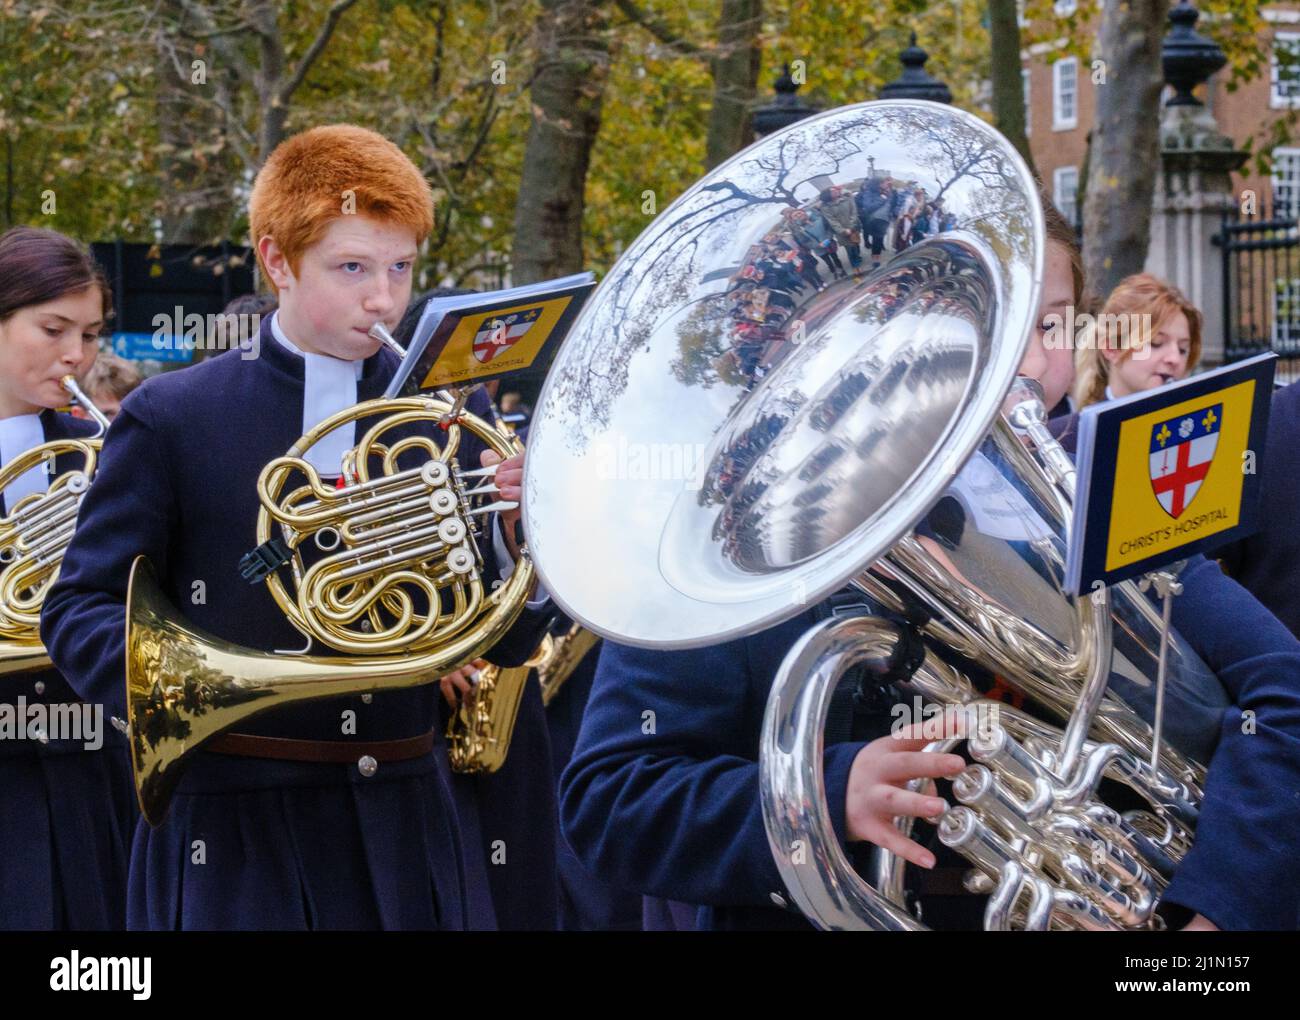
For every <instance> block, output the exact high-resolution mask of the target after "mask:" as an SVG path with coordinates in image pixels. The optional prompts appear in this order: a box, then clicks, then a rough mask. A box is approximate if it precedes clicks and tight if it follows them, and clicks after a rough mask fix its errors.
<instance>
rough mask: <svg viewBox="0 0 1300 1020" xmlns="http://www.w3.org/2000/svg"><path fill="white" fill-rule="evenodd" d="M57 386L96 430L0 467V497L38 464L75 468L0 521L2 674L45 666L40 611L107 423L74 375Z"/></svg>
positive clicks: (25, 499)
mask: <svg viewBox="0 0 1300 1020" xmlns="http://www.w3.org/2000/svg"><path fill="white" fill-rule="evenodd" d="M60 382H61V383H62V384H63V388H64V389H65V390H66V391H67V392H68V395H69V396H70V397H71V398H72V399H73V400H74V401H76V403H78V404H80V405H81V407H82V408H84V409H85V411H86V413H87V414H88V415H90V416H91V418H92V419H94V421H95V423H96V424H97V425H98V426H99V428H98V431H97V432H96V433H95V434H94V435H93V436H84V437H77V438H67V439H53V440H50V441H49V442H46V443H41V444H40V445H39V446H34V447H32V448H31V449H30V450H27V451H25V452H24V453H21V454H19V455H18V456H17V457H15V458H14V459H13V460H11V461H10V462H9V463H8V464H6V465H5V466H4V469H3V470H0V493H3V492H4V491H5V490H6V489H8V487H9V486H10V485H12V484H13V483H14V482H15V481H16V480H17V479H19V478H21V477H22V476H23V475H24V474H26V473H27V472H28V471H30V470H31V469H32V468H35V467H46V466H47V465H49V468H48V470H50V471H51V472H52V471H53V465H54V462H55V459H56V458H58V457H65V456H71V457H74V458H76V466H74V467H72V468H70V469H69V470H67V471H63V472H61V473H60V474H58V475H56V476H55V477H53V478H51V479H50V483H49V487H48V488H47V489H46V491H45V492H34V493H29V494H28V495H26V496H24V497H23V498H22V499H20V500H18V501H17V502H16V503H15V504H14V505H13V506H12V507H10V508H9V509H8V512H7V513H6V514H5V515H4V517H3V518H0V674H6V673H20V672H25V671H28V670H33V669H42V668H44V667H46V666H49V665H50V657H49V656H48V655H47V654H46V652H45V646H44V645H43V644H42V643H41V606H43V605H44V604H45V596H46V594H47V593H48V592H49V590H50V588H51V586H53V584H54V582H55V581H56V580H58V577H59V567H60V565H61V564H62V563H63V554H64V552H65V551H66V550H67V548H68V543H69V542H71V541H72V533H73V531H75V530H76V527H77V512H78V511H79V510H80V509H81V500H82V499H83V498H84V497H85V495H86V491H87V490H88V489H89V488H90V483H91V482H92V481H93V480H94V478H95V467H96V465H97V464H98V462H99V451H100V447H101V446H102V445H103V439H102V437H103V435H104V433H105V432H106V431H107V430H108V425H109V422H108V419H107V418H106V417H104V415H103V413H102V412H101V411H100V410H99V408H97V407H96V406H95V404H94V402H93V401H92V400H91V399H90V398H89V397H88V396H86V394H85V393H84V392H83V391H82V389H81V387H80V386H79V385H78V384H77V380H76V378H75V377H74V376H71V375H66V376H64V377H63V378H62V379H61V380H60Z"/></svg>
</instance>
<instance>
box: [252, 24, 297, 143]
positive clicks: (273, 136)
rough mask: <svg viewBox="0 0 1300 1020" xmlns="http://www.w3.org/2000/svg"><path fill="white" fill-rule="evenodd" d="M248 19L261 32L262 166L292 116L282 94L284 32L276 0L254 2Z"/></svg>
mask: <svg viewBox="0 0 1300 1020" xmlns="http://www.w3.org/2000/svg"><path fill="white" fill-rule="evenodd" d="M248 20H249V22H250V23H251V24H252V25H253V27H254V29H255V30H256V32H257V54H258V58H259V59H258V64H257V73H256V75H255V76H254V77H255V81H254V86H255V88H256V90H257V100H258V109H259V110H260V112H261V114H262V120H261V123H260V124H259V125H258V128H257V161H258V165H259V166H260V165H261V164H262V163H265V162H266V157H267V156H269V155H271V153H272V151H274V149H275V147H276V146H277V145H279V144H280V143H281V142H282V141H284V126H285V122H286V121H287V120H288V119H289V104H288V103H286V102H285V101H284V99H283V98H282V97H281V95H280V90H281V89H282V88H283V86H284V40H283V38H282V37H281V35H280V14H279V4H278V3H277V2H276V0H256V2H255V3H253V4H251V5H250V9H249V15H248Z"/></svg>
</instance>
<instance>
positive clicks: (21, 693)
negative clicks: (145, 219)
mask: <svg viewBox="0 0 1300 1020" xmlns="http://www.w3.org/2000/svg"><path fill="white" fill-rule="evenodd" d="M111 308H112V305H111V297H110V292H109V289H108V285H107V283H106V281H105V280H104V277H103V274H102V273H101V271H100V270H99V268H98V267H97V266H96V264H95V262H94V261H93V260H92V259H91V257H90V255H89V253H88V252H86V251H85V250H84V249H83V248H81V247H80V246H79V245H77V244H76V243H75V242H73V241H71V240H69V239H68V238H66V237H64V236H63V235H61V234H58V233H55V232H54V231H52V230H38V229H33V228H29V227H15V228H13V229H12V230H9V231H7V232H5V233H4V234H3V235H0V460H2V461H3V463H4V465H5V466H6V467H8V466H9V465H11V464H13V463H14V461H15V459H16V458H18V457H20V456H22V455H23V454H25V453H27V451H28V450H30V449H32V448H33V447H37V446H40V445H41V444H44V443H47V442H50V441H52V440H72V439H76V438H79V437H89V436H91V435H93V434H94V433H96V432H97V431H98V428H97V426H96V424H95V422H93V421H82V420H79V419H76V418H73V417H72V416H71V415H67V414H60V413H58V412H57V411H56V409H57V408H60V407H63V406H65V405H67V404H68V403H69V402H70V394H69V391H68V390H67V389H66V388H65V386H64V384H63V382H62V380H63V379H64V378H65V377H67V376H72V377H73V378H75V379H80V378H81V377H82V376H84V375H85V373H86V372H87V370H88V369H89V368H90V366H91V364H92V363H93V362H94V360H95V356H96V354H97V353H98V350H99V337H100V333H101V331H102V329H103V326H104V323H105V321H106V320H107V319H108V317H109V314H110V312H111ZM84 467H85V459H84V457H82V456H79V455H78V454H77V453H75V452H73V451H72V450H71V449H70V448H69V449H68V450H67V452H62V453H60V454H59V455H57V456H56V457H55V459H54V462H53V464H52V465H50V464H48V463H38V464H36V465H35V466H34V467H31V468H29V469H28V470H26V471H21V470H19V469H21V464H19V465H16V467H15V470H16V471H17V473H16V474H15V473H14V472H8V471H7V472H6V474H7V475H13V477H11V478H10V479H9V481H8V484H6V485H5V486H4V488H3V491H2V492H0V499H3V503H4V515H5V517H4V520H3V524H2V525H0V526H3V528H4V537H3V540H2V541H3V547H0V560H2V561H3V564H2V569H3V571H4V572H5V573H7V572H10V571H13V570H17V569H23V568H25V567H26V566H27V565H29V564H30V562H31V559H32V557H31V554H30V553H29V552H25V550H24V548H23V547H20V546H19V545H18V543H19V542H22V543H25V544H26V547H27V548H30V543H32V542H33V541H35V540H41V541H45V542H49V541H50V540H52V539H54V538H55V536H53V535H51V534H50V533H49V532H48V531H47V532H46V534H45V535H42V536H37V535H34V534H33V533H32V528H33V525H32V523H31V518H32V517H34V516H36V515H37V513H38V512H39V508H40V507H41V500H42V498H43V495H44V494H45V493H47V492H48V491H49V490H50V489H51V486H52V485H54V484H56V479H58V477H59V476H60V475H62V474H64V473H65V472H72V471H80V470H82V469H83V468H84ZM47 509H48V507H47ZM67 510H70V512H71V513H72V514H73V515H75V512H76V507H75V505H72V506H70V507H68V508H67ZM20 519H21V521H23V522H26V523H25V525H24V526H21V527H20ZM65 541H66V540H65ZM56 562H57V561H56ZM11 576H17V575H11ZM3 577H4V573H0V579H3ZM48 581H49V577H48V575H47V576H45V577H43V578H41V580H40V584H42V585H44V584H47V583H48ZM24 587H27V586H24ZM33 594H35V592H34V590H30V589H29V590H27V591H24V589H23V588H18V587H15V588H13V589H10V588H8V587H5V588H4V594H3V595H2V596H0V600H10V599H12V598H13V597H14V596H25V597H31V596H32V595H33ZM12 608H15V606H13V605H11V604H4V605H2V606H0V612H3V614H4V620H5V624H6V633H5V636H4V637H3V638H0V647H2V648H3V650H4V653H5V657H4V660H3V666H0V669H3V670H4V672H3V675H0V928H2V929H11V930H12V929H83V930H84V929H120V928H121V927H122V926H123V923H124V921H125V908H126V862H127V848H128V844H129V841H130V834H131V828H132V826H133V825H134V820H135V817H134V816H135V797H134V794H133V793H132V790H131V779H130V766H129V764H128V763H127V759H126V747H125V743H124V742H123V740H122V738H121V736H120V735H119V734H118V733H117V731H116V730H114V729H113V728H112V727H111V726H110V725H109V724H108V722H109V721H108V719H107V718H106V713H104V712H103V711H102V709H103V706H102V705H83V704H80V698H79V697H78V695H77V693H76V692H75V691H74V690H73V689H72V687H71V686H69V684H68V682H67V681H66V680H65V679H64V678H63V676H61V675H60V674H59V673H58V672H56V671H55V670H53V669H51V668H47V667H45V666H40V665H38V666H35V667H32V666H30V665H28V663H29V662H30V661H31V660H32V659H42V660H43V656H41V648H40V645H39V644H38V643H37V637H38V636H37V635H36V634H35V632H34V628H32V629H31V631H30V632H29V633H27V634H26V635H25V636H24V635H23V633H22V631H21V628H15V627H11V626H10V624H11V623H13V620H12V617H11V616H10V615H9V611H10V610H11V609H12ZM43 661H47V660H43ZM56 706H57V707H56ZM56 731H57V732H56ZM74 731H76V732H74Z"/></svg>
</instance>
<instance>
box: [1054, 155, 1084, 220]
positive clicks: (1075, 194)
mask: <svg viewBox="0 0 1300 1020" xmlns="http://www.w3.org/2000/svg"><path fill="white" fill-rule="evenodd" d="M1052 201H1053V202H1055V203H1056V208H1058V209H1059V210H1061V215H1062V216H1064V217H1065V218H1066V219H1067V220H1069V221H1070V226H1072V227H1077V226H1078V225H1079V168H1078V167H1074V166H1062V167H1057V168H1056V169H1055V170H1054V171H1052Z"/></svg>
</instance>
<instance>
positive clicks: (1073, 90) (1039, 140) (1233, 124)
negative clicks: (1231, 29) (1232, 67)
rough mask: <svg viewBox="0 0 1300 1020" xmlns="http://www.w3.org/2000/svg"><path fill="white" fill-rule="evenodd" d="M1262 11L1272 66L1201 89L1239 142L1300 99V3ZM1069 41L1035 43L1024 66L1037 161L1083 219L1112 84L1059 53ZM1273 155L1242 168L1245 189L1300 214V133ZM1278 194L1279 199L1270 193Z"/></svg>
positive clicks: (1070, 3) (1220, 77)
mask: <svg viewBox="0 0 1300 1020" xmlns="http://www.w3.org/2000/svg"><path fill="white" fill-rule="evenodd" d="M1074 7H1075V0H1063V2H1059V3H1057V4H1056V8H1057V10H1058V11H1059V12H1060V13H1062V14H1069V13H1071V12H1072V11H1073V9H1074ZM1262 15H1263V18H1264V22H1265V26H1266V27H1265V34H1264V37H1263V38H1261V40H1260V43H1261V46H1262V48H1263V50H1264V52H1266V53H1267V54H1268V58H1269V73H1268V74H1267V75H1261V76H1258V77H1256V78H1255V79H1254V80H1252V81H1250V82H1247V83H1246V84H1244V85H1242V86H1240V87H1239V88H1238V89H1237V91H1236V92H1229V91H1228V90H1227V89H1226V88H1224V87H1223V82H1224V80H1226V77H1227V74H1228V72H1227V70H1226V69H1225V70H1224V71H1220V72H1219V73H1218V74H1216V75H1215V76H1214V77H1213V78H1211V79H1210V81H1209V83H1208V85H1207V86H1206V87H1205V88H1204V90H1203V93H1204V94H1203V95H1201V96H1200V98H1201V100H1202V101H1203V102H1204V103H1206V105H1207V106H1209V107H1210V109H1211V111H1212V112H1213V113H1214V117H1215V121H1216V122H1217V123H1218V125H1219V130H1220V131H1222V132H1223V133H1224V134H1225V135H1227V136H1228V137H1229V138H1232V139H1233V141H1235V142H1236V143H1237V144H1238V145H1241V144H1243V143H1244V142H1245V141H1246V140H1247V139H1249V138H1251V137H1253V136H1255V135H1257V134H1258V133H1259V132H1260V129H1261V128H1262V127H1264V126H1265V125H1267V124H1269V123H1270V122H1271V121H1273V120H1276V119H1277V118H1278V117H1281V116H1284V115H1285V114H1286V112H1287V111H1288V110H1289V109H1291V108H1293V107H1300V3H1277V4H1267V5H1265V6H1264V9H1263V11H1262ZM1099 23H1100V15H1098V16H1097V17H1096V19H1095V22H1094V26H1093V28H1092V32H1091V34H1092V36H1093V38H1094V39H1095V37H1096V31H1097V28H1098V27H1099ZM1025 24H1027V23H1025ZM1035 27H1037V26H1035ZM1197 28H1198V30H1200V31H1201V32H1202V34H1204V35H1208V36H1213V35H1214V23H1213V22H1212V21H1210V20H1209V19H1208V17H1207V16H1206V15H1204V14H1202V16H1201V20H1200V23H1199V24H1198V25H1197ZM1038 34H1041V33H1038ZM1064 44H1065V40H1064V39H1061V40H1056V41H1052V42H1045V43H1036V44H1034V45H1032V46H1030V47H1029V48H1028V49H1027V50H1026V51H1025V53H1024V54H1023V56H1022V65H1023V70H1022V72H1021V74H1022V75H1023V77H1024V82H1025V93H1026V120H1027V122H1028V127H1029V146H1030V149H1031V151H1032V152H1033V156H1034V163H1035V164H1036V166H1037V167H1038V171H1039V173H1040V174H1041V175H1042V178H1043V183H1044V185H1045V186H1046V187H1047V189H1048V191H1049V193H1050V194H1051V195H1052V197H1053V198H1054V200H1055V201H1056V204H1057V205H1058V206H1059V207H1060V209H1061V211H1062V212H1064V213H1065V214H1066V215H1067V216H1068V217H1070V219H1071V221H1077V219H1078V216H1079V210H1078V208H1077V206H1076V203H1075V196H1077V194H1078V189H1079V180H1080V175H1081V174H1082V173H1083V168H1084V154H1085V151H1086V149H1087V138H1088V131H1089V130H1090V129H1091V127H1092V122H1093V117H1094V115H1095V111H1096V104H1097V89H1098V88H1104V87H1106V86H1105V85H1104V84H1103V85H1099V84H1094V81H1093V79H1094V69H1093V66H1092V64H1091V61H1085V60H1080V59H1079V58H1078V57H1074V56H1059V54H1060V52H1061V51H1062V50H1063V49H1064ZM1257 144H1258V143H1257ZM1272 156H1273V172H1272V174H1271V175H1270V176H1264V177H1261V176H1259V175H1258V174H1256V173H1255V172H1254V165H1253V164H1254V161H1253V160H1252V161H1251V163H1249V164H1247V166H1246V167H1244V168H1243V172H1242V173H1240V174H1236V175H1234V181H1233V183H1234V186H1235V187H1236V190H1237V193H1238V194H1241V193H1242V192H1243V190H1244V189H1247V188H1252V189H1255V193H1256V194H1257V195H1258V196H1260V198H1261V199H1262V200H1263V203H1264V204H1266V205H1268V206H1269V207H1270V208H1276V211H1277V212H1278V213H1279V214H1284V215H1288V216H1291V217H1295V216H1297V215H1300V140H1297V142H1296V143H1295V144H1294V145H1284V146H1278V147H1276V148H1274V149H1273V150H1272ZM1270 196H1272V198H1273V199H1274V200H1275V201H1270V200H1269V199H1270Z"/></svg>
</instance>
